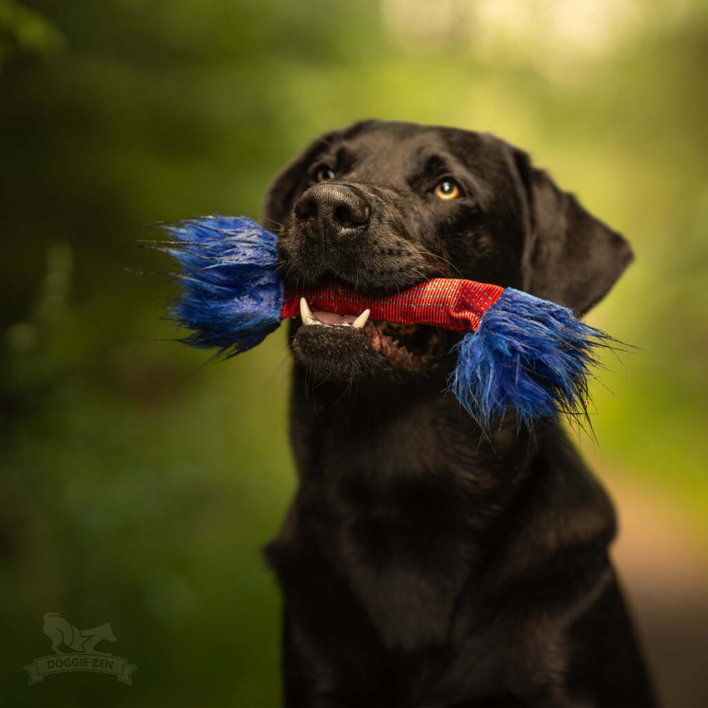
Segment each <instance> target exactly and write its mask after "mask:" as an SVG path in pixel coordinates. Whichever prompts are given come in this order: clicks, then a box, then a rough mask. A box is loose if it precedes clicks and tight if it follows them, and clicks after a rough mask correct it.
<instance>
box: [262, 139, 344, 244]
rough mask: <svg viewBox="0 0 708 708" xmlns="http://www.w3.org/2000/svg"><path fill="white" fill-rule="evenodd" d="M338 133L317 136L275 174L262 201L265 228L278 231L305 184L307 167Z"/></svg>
mask: <svg viewBox="0 0 708 708" xmlns="http://www.w3.org/2000/svg"><path fill="white" fill-rule="evenodd" d="M338 134H339V131H332V132H331V133H326V134H325V135H322V136H321V137H319V138H317V139H316V140H314V141H313V142H312V143H310V144H309V145H308V146H307V147H306V148H305V149H304V150H303V151H302V152H301V153H300V154H299V155H298V156H297V157H296V158H295V159H294V160H293V161H292V162H291V163H290V164H288V165H286V166H285V167H284V168H283V169H282V170H281V171H280V172H279V173H278V174H277V175H276V177H275V179H274V180H273V182H272V184H271V185H270V187H269V188H268V191H267V192H266V196H265V201H264V202H263V219H262V221H263V226H264V227H265V228H266V229H269V230H270V231H274V232H275V233H277V232H278V230H279V229H280V227H281V226H282V224H283V223H284V222H285V220H286V219H287V218H288V216H289V215H290V213H291V211H292V209H293V206H294V205H295V197H296V196H297V195H298V194H299V193H300V191H301V190H302V188H303V187H304V186H305V182H306V181H307V169H308V167H309V166H310V164H311V163H312V161H313V160H314V159H315V158H316V157H317V155H318V154H319V153H320V152H323V151H324V150H325V149H326V148H327V146H328V145H329V144H330V143H331V142H332V140H333V139H334V137H335V136H336V135H338Z"/></svg>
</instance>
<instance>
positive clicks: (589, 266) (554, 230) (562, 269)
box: [514, 149, 634, 315]
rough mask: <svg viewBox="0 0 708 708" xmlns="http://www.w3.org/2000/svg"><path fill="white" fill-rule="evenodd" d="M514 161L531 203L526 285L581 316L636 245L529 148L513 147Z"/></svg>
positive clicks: (615, 276) (608, 285)
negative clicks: (534, 160)
mask: <svg viewBox="0 0 708 708" xmlns="http://www.w3.org/2000/svg"><path fill="white" fill-rule="evenodd" d="M514 161H515V163H516V167H517V169H518V171H519V176H520V177H521V181H522V183H523V186H524V190H525V192H526V195H527V199H528V205H529V220H530V237H529V239H528V241H527V243H526V246H525V253H524V263H523V268H524V289H525V290H527V291H528V292H529V293H531V294H532V295H536V296H537V297H541V298H543V299H545V300H552V301H553V302H557V303H559V304H561V305H565V306H566V307H571V308H573V309H574V310H575V311H576V313H577V314H578V315H582V314H584V313H585V312H587V311H588V310H589V309H590V308H591V307H593V305H595V304H596V303H598V302H599V301H600V300H601V299H602V298H603V297H604V296H605V295H606V294H607V293H608V292H609V290H610V288H611V287H612V286H613V285H614V284H615V282H617V280H618V278H619V277H620V275H622V273H623V271H624V269H625V268H626V267H627V266H628V265H629V264H630V263H631V262H632V260H633V258H634V256H633V254H632V249H631V247H630V245H629V243H628V242H627V241H626V240H625V239H624V238H623V237H622V236H621V235H620V234H618V233H617V232H616V231H613V230H612V229H611V228H609V227H608V226H607V225H606V224H603V223H602V222H601V221H600V220H598V219H596V218H595V217H594V216H592V215H591V214H589V213H588V212H587V211H586V210H585V209H584V208H583V207H582V206H581V205H580V204H579V203H578V201H577V199H576V198H575V197H574V196H573V195H572V194H569V193H567V192H564V191H562V190H560V189H559V188H558V187H557V186H556V184H555V183H554V182H553V180H552V179H551V177H550V176H549V175H548V173H547V172H545V171H544V170H539V169H537V168H535V167H534V166H533V165H532V164H531V160H530V158H529V156H528V155H527V154H526V153H525V152H523V151H521V150H517V149H514Z"/></svg>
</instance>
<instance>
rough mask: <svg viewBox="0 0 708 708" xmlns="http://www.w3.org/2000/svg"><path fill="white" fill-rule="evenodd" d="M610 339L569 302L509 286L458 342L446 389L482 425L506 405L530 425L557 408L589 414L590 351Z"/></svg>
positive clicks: (609, 343)
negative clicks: (575, 312) (579, 315)
mask: <svg viewBox="0 0 708 708" xmlns="http://www.w3.org/2000/svg"><path fill="white" fill-rule="evenodd" d="M613 343H615V344H616V341H615V340H614V339H612V337H610V336H608V335H607V334H605V333H604V332H601V331H600V330H598V329H595V328H594V327H590V326H589V325H586V324H585V323H583V322H581V321H580V320H578V319H576V318H575V316H574V315H573V312H572V310H570V309H568V308H567V307H563V306H562V305H558V304H556V303H554V302H549V301H547V300H541V299H539V298H537V297H534V296H533V295H528V294H527V293H524V292H521V291H519V290H514V289H513V288H507V289H506V290H504V292H503V293H502V296H501V297H500V298H499V300H498V301H497V302H496V304H494V305H493V306H492V307H490V308H489V309H488V310H487V311H486V312H485V313H484V315H483V317H482V319H481V322H480V325H479V328H478V329H477V331H476V332H475V333H474V334H468V335H466V336H465V337H464V338H463V339H462V341H461V342H460V343H459V344H458V345H457V347H456V351H457V355H458V360H457V367H456V368H455V370H454V372H453V374H452V375H451V377H450V381H449V385H450V389H451V390H452V392H453V393H454V394H455V396H456V397H457V398H458V399H459V401H460V402H461V403H462V405H463V406H464V407H465V408H466V409H467V410H468V411H469V413H470V414H471V415H472V416H473V417H474V418H475V420H476V421H477V422H478V423H479V425H480V426H481V427H482V428H483V429H484V430H489V429H490V427H491V426H492V424H493V423H494V422H495V421H497V422H498V421H501V419H502V418H503V416H504V413H505V411H506V410H507V409H509V408H512V409H514V410H515V411H516V413H517V416H518V420H519V424H520V425H521V424H523V425H526V426H527V427H528V428H532V427H533V424H534V423H535V422H536V421H537V420H539V419H540V418H553V417H555V416H556V415H557V413H558V412H561V413H565V414H566V415H568V416H570V417H571V418H575V419H577V418H578V417H579V416H580V417H586V416H587V412H586V406H587V402H588V399H589V394H588V377H589V376H592V373H591V372H590V367H591V366H594V365H597V364H598V359H597V357H596V354H595V350H596V348H597V347H603V348H611V349H612V348H614V347H613Z"/></svg>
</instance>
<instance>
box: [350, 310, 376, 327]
mask: <svg viewBox="0 0 708 708" xmlns="http://www.w3.org/2000/svg"><path fill="white" fill-rule="evenodd" d="M370 314H371V310H364V312H362V313H361V314H360V315H359V317H357V318H356V319H355V320H354V322H352V327H355V328H356V329H364V325H365V324H366V320H368V319H369V315H370Z"/></svg>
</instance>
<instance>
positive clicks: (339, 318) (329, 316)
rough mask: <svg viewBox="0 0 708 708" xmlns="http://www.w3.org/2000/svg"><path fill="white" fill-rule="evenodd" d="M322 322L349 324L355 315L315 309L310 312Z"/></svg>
mask: <svg viewBox="0 0 708 708" xmlns="http://www.w3.org/2000/svg"><path fill="white" fill-rule="evenodd" d="M312 314H313V315H314V316H315V317H316V318H317V319H318V320H319V321H320V322H322V323H323V324H331V325H338V324H351V323H352V322H354V320H355V319H356V315H337V314H335V313H334V312H324V311H323V310H316V311H315V312H313V313H312Z"/></svg>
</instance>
